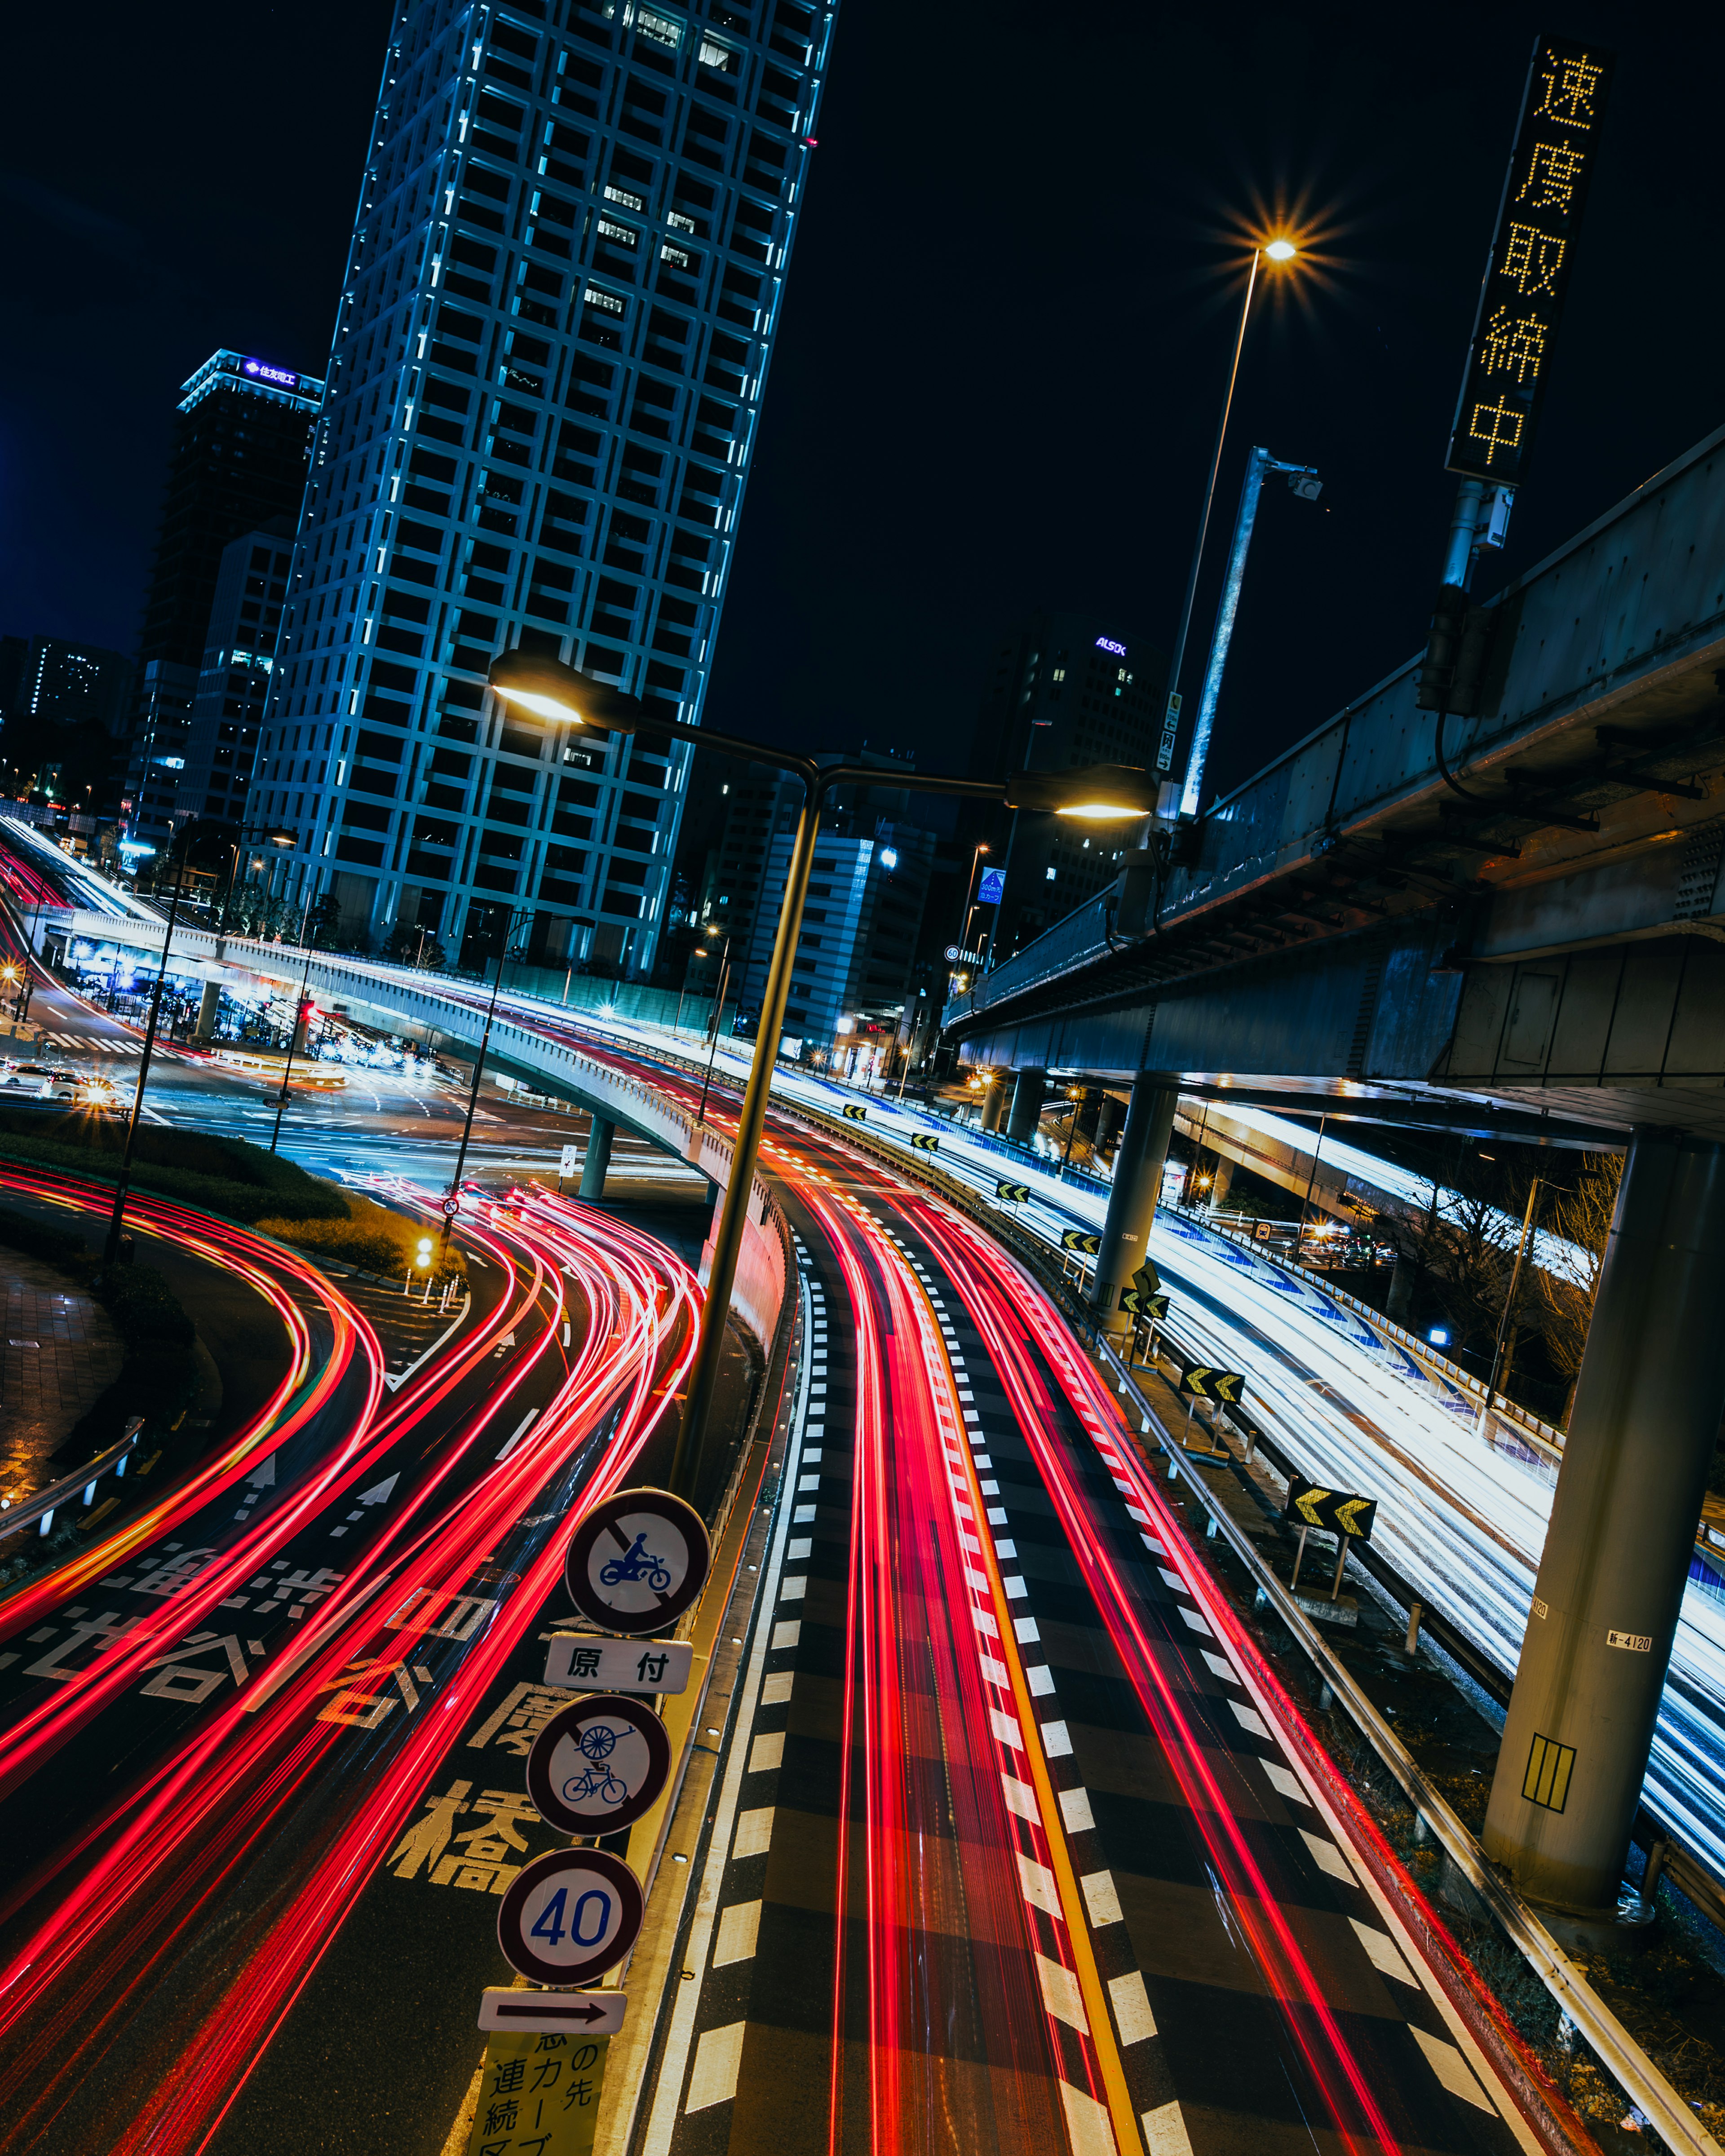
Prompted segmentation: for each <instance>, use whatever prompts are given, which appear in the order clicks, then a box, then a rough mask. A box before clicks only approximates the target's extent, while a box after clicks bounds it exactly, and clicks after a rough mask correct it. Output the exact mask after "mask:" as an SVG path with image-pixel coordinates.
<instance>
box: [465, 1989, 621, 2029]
mask: <svg viewBox="0 0 1725 2156" xmlns="http://www.w3.org/2000/svg"><path fill="white" fill-rule="evenodd" d="M628 2005H629V1994H627V1993H626V1992H622V1991H513V1990H510V1991H504V1990H492V1991H487V1992H486V1993H485V1996H484V1998H483V1999H481V2000H480V2017H479V2025H480V2028H481V2029H518V2030H521V2031H522V2033H523V2034H524V2035H530V2036H531V2035H549V2034H551V2033H552V2032H557V2033H558V2034H561V2035H575V2034H578V2035H583V2036H614V2035H616V2034H617V2032H618V2030H619V2029H620V2028H621V2027H622V2026H623V2017H624V2012H625V2010H627V2008H628Z"/></svg>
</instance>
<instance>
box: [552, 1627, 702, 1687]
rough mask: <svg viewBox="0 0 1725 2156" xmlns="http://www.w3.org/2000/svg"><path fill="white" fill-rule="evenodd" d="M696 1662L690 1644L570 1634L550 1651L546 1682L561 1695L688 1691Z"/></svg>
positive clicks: (557, 1640) (561, 1636) (554, 1641)
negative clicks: (604, 1692) (597, 1637)
mask: <svg viewBox="0 0 1725 2156" xmlns="http://www.w3.org/2000/svg"><path fill="white" fill-rule="evenodd" d="M694 1661H695V1649H694V1646H693V1645H692V1644H691V1642H690V1641H689V1640H650V1641H648V1640H598V1639H595V1638H594V1637H593V1635H592V1634H591V1633H582V1632H565V1633H561V1634H559V1635H557V1636H555V1637H554V1638H553V1639H552V1641H551V1644H550V1645H549V1646H547V1649H546V1650H545V1681H546V1683H547V1685H549V1686H552V1687H553V1688H554V1689H555V1690H557V1691H654V1692H675V1691H687V1690H688V1689H689V1673H690V1671H691V1668H692V1667H693V1666H694Z"/></svg>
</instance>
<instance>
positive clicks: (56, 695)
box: [16, 636, 132, 734]
mask: <svg viewBox="0 0 1725 2156" xmlns="http://www.w3.org/2000/svg"><path fill="white" fill-rule="evenodd" d="M131 674H132V667H131V660H129V659H127V658H126V657H125V656H124V655H123V654H121V653H120V652H118V651H105V650H103V649H101V647H100V645H98V644H69V643H67V642H66V641H65V640H64V639H63V638H60V637H56V636H39V637H37V638H35V639H33V642H32V644H31V645H30V650H29V656H28V659H27V660H26V661H25V662H24V665H23V670H22V678H21V679H20V680H19V683H18V690H17V691H16V709H17V710H18V711H19V712H22V713H27V714H28V716H30V717H31V718H33V719H34V720H35V721H37V723H38V724H39V726H43V727H44V728H46V727H54V726H87V725H90V724H92V723H93V724H95V725H96V726H100V727H102V728H103V729H104V731H106V732H107V733H109V734H117V733H118V732H119V731H120V730H121V726H122V725H123V723H124V721H125V716H126V705H127V703H128V701H129V700H130V696H131Z"/></svg>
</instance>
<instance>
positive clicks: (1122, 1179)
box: [1091, 1078, 1180, 1316]
mask: <svg viewBox="0 0 1725 2156" xmlns="http://www.w3.org/2000/svg"><path fill="white" fill-rule="evenodd" d="M1179 1097H1180V1096H1179V1095H1178V1093H1177V1092H1176V1091H1174V1089H1173V1087H1172V1086H1158V1085H1156V1084H1153V1082H1152V1081H1151V1080H1150V1079H1148V1078H1136V1079H1134V1080H1133V1081H1132V1105H1131V1106H1130V1107H1129V1108H1128V1109H1127V1116H1126V1130H1125V1132H1124V1134H1123V1135H1122V1138H1121V1141H1120V1150H1119V1152H1117V1154H1116V1155H1115V1157H1114V1188H1113V1189H1112V1190H1111V1192H1110V1193H1109V1197H1108V1217H1107V1219H1106V1221H1105V1222H1104V1223H1103V1224H1102V1246H1101V1250H1099V1251H1098V1252H1097V1254H1096V1284H1095V1286H1094V1287H1093V1288H1092V1289H1091V1307H1092V1309H1094V1310H1096V1312H1099V1313H1101V1314H1102V1315H1105V1316H1106V1315H1107V1314H1108V1313H1110V1312H1114V1311H1117V1310H1118V1308H1119V1306H1120V1296H1121V1291H1122V1289H1123V1288H1125V1287H1127V1286H1129V1285H1130V1284H1131V1281H1132V1275H1133V1274H1134V1273H1135V1272H1136V1271H1137V1269H1138V1267H1139V1266H1140V1265H1142V1263H1143V1262H1144V1260H1145V1258H1146V1256H1147V1255H1148V1252H1149V1249H1150V1224H1151V1222H1152V1221H1153V1220H1154V1219H1155V1218H1156V1201H1157V1199H1158V1198H1159V1197H1160V1196H1161V1194H1162V1171H1163V1166H1164V1165H1165V1163H1166V1162H1167V1160H1168V1140H1169V1138H1170V1137H1172V1136H1173V1128H1174V1108H1175V1106H1176V1104H1177V1103H1178V1100H1179Z"/></svg>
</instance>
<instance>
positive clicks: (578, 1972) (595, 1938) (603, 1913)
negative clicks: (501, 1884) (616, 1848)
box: [497, 1849, 645, 1985]
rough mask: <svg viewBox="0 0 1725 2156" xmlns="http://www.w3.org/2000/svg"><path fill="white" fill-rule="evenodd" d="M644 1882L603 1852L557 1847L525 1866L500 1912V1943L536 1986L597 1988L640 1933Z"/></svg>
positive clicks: (511, 1962) (509, 1960)
mask: <svg viewBox="0 0 1725 2156" xmlns="http://www.w3.org/2000/svg"><path fill="white" fill-rule="evenodd" d="M644 1907H645V1905H644V1902H643V1900H642V1897H641V1882H640V1881H639V1879H637V1878H636V1876H635V1875H634V1872H633V1871H630V1870H629V1866H627V1865H626V1864H625V1863H624V1861H623V1859H622V1858H621V1857H620V1856H612V1855H611V1854H610V1853H609V1851H606V1850H603V1849H553V1850H552V1851H551V1852H550V1853H549V1854H548V1855H547V1856H536V1857H535V1858H534V1859H533V1861H532V1862H531V1864H524V1865H523V1866H521V1871H520V1873H519V1875H518V1876H516V1879H515V1880H514V1881H512V1882H511V1886H510V1888H509V1891H508V1892H507V1893H506V1894H505V1896H504V1897H503V1900H502V1902H501V1905H500V1906H499V1907H498V1911H497V1943H498V1945H499V1946H500V1947H501V1948H502V1950H503V1958H504V1959H505V1961H506V1962H507V1963H509V1965H510V1967H511V1969H516V1970H518V1971H519V1972H520V1974H521V1975H523V1976H525V1977H529V1978H531V1979H532V1981H533V1982H534V1983H535V1984H570V1985H580V1984H591V1983H592V1982H593V1979H594V1978H595V1977H598V1976H603V1974H604V1973H605V1971H606V1970H607V1969H615V1968H616V1966H617V1964H618V1963H619V1962H620V1961H621V1960H622V1959H623V1958H624V1955H625V1954H626V1953H628V1952H629V1948H631V1947H632V1946H633V1945H634V1943H635V1941H636V1939H637V1938H639V1936H640V1931H641V1918H642V1916H643V1914H644Z"/></svg>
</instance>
